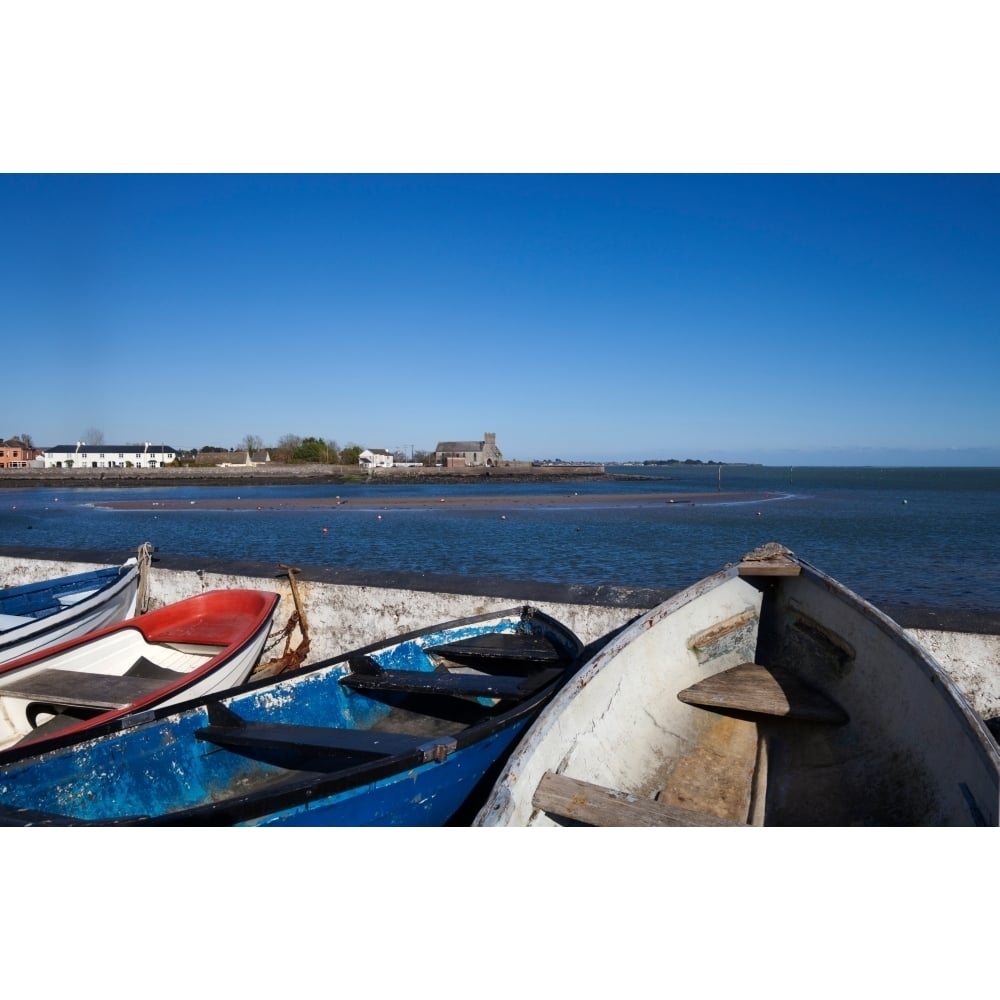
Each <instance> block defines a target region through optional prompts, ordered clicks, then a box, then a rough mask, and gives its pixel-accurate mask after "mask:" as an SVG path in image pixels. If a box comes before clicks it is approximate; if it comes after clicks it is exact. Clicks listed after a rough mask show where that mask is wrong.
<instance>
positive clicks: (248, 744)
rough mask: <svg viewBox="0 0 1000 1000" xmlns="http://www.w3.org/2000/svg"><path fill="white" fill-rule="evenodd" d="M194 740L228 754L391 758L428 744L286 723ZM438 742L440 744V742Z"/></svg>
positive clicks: (206, 731)
mask: <svg viewBox="0 0 1000 1000" xmlns="http://www.w3.org/2000/svg"><path fill="white" fill-rule="evenodd" d="M194 735H195V737H196V738H197V739H199V740H204V741H205V742H207V743H213V744H215V745H216V746H220V747H225V748H226V749H228V750H237V751H239V750H250V749H254V750H291V751H294V752H297V753H310V754H334V755H340V754H356V755H360V756H364V757H391V756H394V755H396V754H402V753H411V752H413V751H415V750H420V749H423V748H425V747H426V746H427V744H428V743H429V742H431V741H429V740H428V738H427V737H425V736H410V735H408V734H406V733H386V732H377V731H375V730H367V729H338V728H334V727H332V726H299V725H293V724H288V723H267V722H244V723H243V724H241V725H237V726H229V725H224V724H223V725H209V726H205V727H204V728H203V729H199V730H196V732H195V734H194ZM439 742H440V741H439Z"/></svg>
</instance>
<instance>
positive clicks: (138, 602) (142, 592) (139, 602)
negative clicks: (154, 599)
mask: <svg viewBox="0 0 1000 1000" xmlns="http://www.w3.org/2000/svg"><path fill="white" fill-rule="evenodd" d="M136 559H137V561H138V563H139V589H138V591H137V593H136V598H135V610H136V613H137V614H140V615H144V614H145V613H146V612H147V611H148V610H149V568H150V566H151V565H152V562H153V545H152V543H151V542H143V543H142V545H140V546H139V551H138V553H137V556H136Z"/></svg>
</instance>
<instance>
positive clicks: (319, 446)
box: [291, 437, 328, 462]
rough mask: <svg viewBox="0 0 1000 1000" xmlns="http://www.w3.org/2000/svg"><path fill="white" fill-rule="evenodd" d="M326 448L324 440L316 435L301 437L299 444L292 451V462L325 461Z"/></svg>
mask: <svg viewBox="0 0 1000 1000" xmlns="http://www.w3.org/2000/svg"><path fill="white" fill-rule="evenodd" d="M327 454H328V449H327V446H326V442H325V441H322V440H320V439H319V438H316V437H307V438H303V439H302V442H301V443H300V444H299V446H298V447H297V448H296V449H295V450H294V451H293V452H292V456H291V458H292V461H293V462H325V461H326V460H327Z"/></svg>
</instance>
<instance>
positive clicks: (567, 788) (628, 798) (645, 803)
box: [531, 771, 745, 826]
mask: <svg viewBox="0 0 1000 1000" xmlns="http://www.w3.org/2000/svg"><path fill="white" fill-rule="evenodd" d="M531 804H532V806H533V807H534V808H535V809H541V810H542V811H543V812H546V813H548V814H549V815H551V816H561V817H563V818H564V819H569V820H574V821H576V822H578V823H582V824H586V825H587V826H744V825H745V824H743V823H736V822H733V821H732V820H727V819H721V818H720V817H718V816H712V815H709V814H707V813H699V812H692V811H691V810H689V809H678V808H677V807H676V806H668V805H664V804H662V803H659V802H654V801H652V800H651V799H640V798H637V797H636V796H634V795H630V794H628V793H627V792H620V791H618V790H617V789H613V788H604V787H602V786H601V785H595V784H592V783H591V782H589V781H580V780H579V779H578V778H569V777H567V776H566V775H565V774H555V773H553V772H552V771H546V772H545V774H544V775H542V780H541V781H539V783H538V788H536V789H535V794H534V796H533V797H532V800H531Z"/></svg>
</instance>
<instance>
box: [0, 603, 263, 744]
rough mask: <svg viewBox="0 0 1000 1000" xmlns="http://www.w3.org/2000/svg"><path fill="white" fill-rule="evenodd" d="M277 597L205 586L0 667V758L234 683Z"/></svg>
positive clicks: (242, 676) (249, 661) (258, 649)
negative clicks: (196, 592) (195, 593)
mask: <svg viewBox="0 0 1000 1000" xmlns="http://www.w3.org/2000/svg"><path fill="white" fill-rule="evenodd" d="M278 600H279V596H278V594H275V593H272V592H270V591H265V590H237V589H234V590H214V591H207V592H206V593H204V594H199V595H198V596H196V597H190V598H187V599H186V600H183V601H178V602H177V603H175V604H170V605H167V606H166V607H163V608H158V609H157V610H155V611H150V612H149V613H147V614H145V615H141V616H139V617H137V618H131V619H129V620H127V621H124V622H121V623H119V624H117V625H109V626H107V627H105V628H102V629H98V630H97V631H95V632H91V633H90V634H89V635H86V636H83V637H82V638H77V639H72V640H68V641H66V642H62V643H60V644H58V645H56V646H53V647H51V648H49V649H45V650H40V651H37V652H35V653H32V654H30V655H28V656H23V657H20V658H18V659H16V660H12V661H11V662H9V663H5V664H3V665H2V666H0V760H3V759H4V758H5V757H11V756H15V755H16V756H21V755H22V753H23V750H24V747H25V746H26V745H29V744H30V746H31V750H32V752H33V753H34V752H35V751H36V750H37V751H41V750H43V749H45V748H46V746H47V745H48V744H50V743H51V742H52V741H53V740H54V739H56V738H57V737H58V738H59V739H60V741H61V742H62V739H63V737H65V736H69V735H71V734H76V735H85V734H86V732H87V730H88V729H89V728H91V727H93V726H96V725H99V724H102V723H106V722H108V721H110V720H113V719H116V718H119V717H122V718H123V717H125V716H127V715H130V714H131V713H133V712H136V711H142V710H145V709H150V708H154V707H158V706H161V705H171V704H175V703H177V702H181V701H187V700H188V699H189V698H198V697H202V696H204V695H207V694H211V693H212V692H215V691H224V690H227V689H228V688H231V687H234V686H236V685H238V684H241V683H242V682H243V681H245V680H246V679H247V677H249V675H250V673H251V671H252V670H253V669H254V667H255V666H256V665H257V663H258V661H259V660H260V656H261V653H262V652H263V649H264V643H265V641H266V640H267V636H268V632H269V630H270V627H271V621H272V619H273V618H274V614H275V611H276V610H277V607H278ZM14 748H17V749H16V751H15V749H14Z"/></svg>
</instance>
